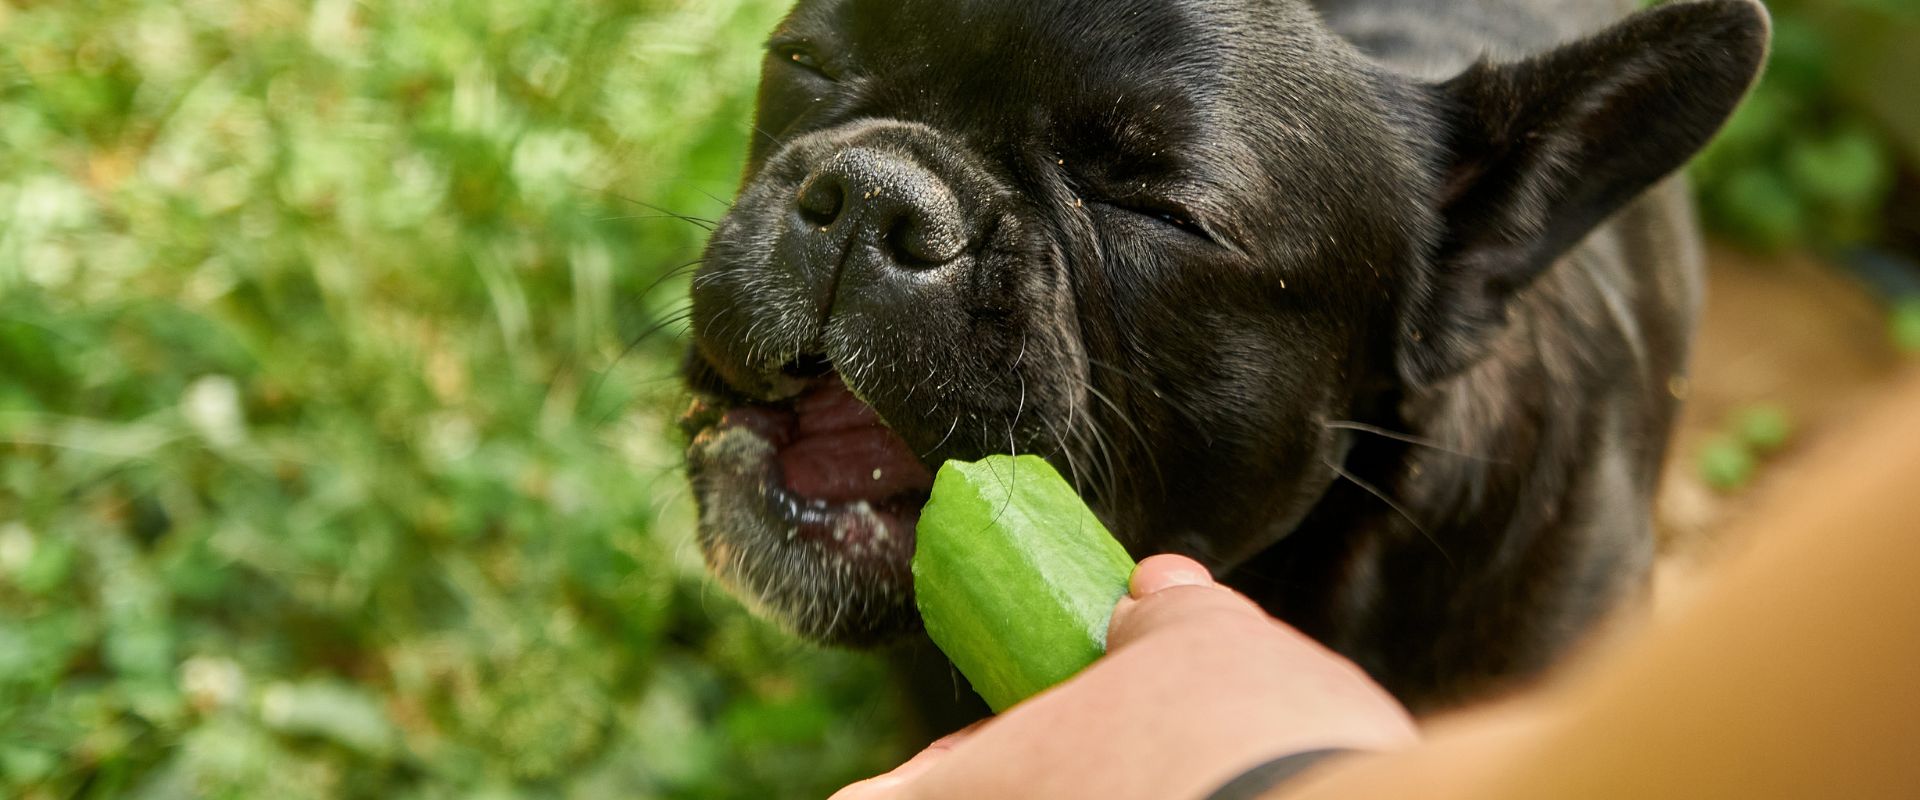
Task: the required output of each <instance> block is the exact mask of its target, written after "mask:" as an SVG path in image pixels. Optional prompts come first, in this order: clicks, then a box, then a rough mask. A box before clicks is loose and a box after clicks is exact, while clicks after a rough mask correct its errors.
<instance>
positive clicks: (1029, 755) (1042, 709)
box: [834, 556, 1417, 800]
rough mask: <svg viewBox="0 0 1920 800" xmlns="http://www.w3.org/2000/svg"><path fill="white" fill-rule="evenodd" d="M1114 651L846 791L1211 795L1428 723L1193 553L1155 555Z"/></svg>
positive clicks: (1130, 601)
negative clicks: (1306, 757)
mask: <svg viewBox="0 0 1920 800" xmlns="http://www.w3.org/2000/svg"><path fill="white" fill-rule="evenodd" d="M1107 651H1108V654H1107V655H1106V656H1105V657H1104V658H1102V659H1100V660H1099V661H1098V662H1095V663H1094V664H1093V665H1092V666H1090V667H1088V668H1087V669H1086V670H1084V671H1082V672H1081V673H1080V674H1079V675H1076V676H1074V677H1073V678H1072V679H1070V680H1068V681H1066V682H1065V683H1062V684H1060V685H1058V686H1055V687H1053V688H1052V689H1049V690H1047V691H1045V692H1042V693H1040V694H1038V695H1035V696H1034V697H1032V698H1029V699H1028V700H1026V701H1025V702H1022V703H1020V704H1019V705H1017V706H1014V707H1013V708H1011V709H1008V710H1007V711H1006V713H1003V714H1001V715H1000V716H998V717H994V718H992V719H988V720H983V721H982V722H979V723H976V724H975V725H973V726H970V727H968V728H967V729H965V730H962V731H960V732H958V733H955V734H952V735H950V736H948V737H946V738H944V739H941V740H940V741H937V742H934V743H933V744H932V745H929V746H928V747H927V749H925V750H923V751H921V752H920V754H919V755H916V756H914V757H913V758H912V759H910V760H908V761H907V762H906V763H904V764H902V765H900V766H899V767H898V768H896V769H894V770H893V771H892V772H889V773H887V774H885V775H881V776H879V777H876V778H871V779H868V780H865V781H862V782H860V783H856V784H854V785H852V786H848V787H847V788H845V789H843V790H841V791H840V792H839V793H838V794H836V795H834V800H882V799H884V800H894V799H895V798H916V799H919V798H925V799H929V800H931V799H932V798H979V797H1049V798H1076V797H1088V798H1093V797H1097V798H1123V799H1124V798H1154V799H1155V800H1161V799H1163V798H1198V797H1201V796H1204V795H1205V794H1207V793H1208V792H1210V791H1212V790H1213V789H1215V788H1217V787H1219V786H1220V785H1221V784H1223V783H1225V782H1226V781H1228V780H1229V779H1231V778H1233V777H1234V776H1236V775H1238V774H1240V773H1241V772H1242V771H1244V770H1246V769H1248V768H1250V767H1253V766H1255V765H1258V764H1260V763H1263V762H1265V761H1268V760H1270V759H1272V758H1275V757H1278V756H1282V755H1286V754H1289V753H1295V752H1303V751H1307V750H1316V749H1320V748H1329V747H1341V748H1352V749H1359V750H1387V749H1394V748H1399V747H1404V746H1406V745H1408V744H1411V743H1413V742H1414V740H1415V739H1416V737H1417V734H1416V733H1415V730H1414V725H1413V721H1412V719H1411V718H1410V717H1409V716H1408V715H1407V713H1406V711H1405V710H1404V709H1402V708H1401V707H1400V705H1399V704H1398V703H1396V702H1394V700H1393V698H1392V697H1391V696H1390V695H1388V694H1387V692H1386V690H1384V689H1382V688H1380V686H1379V685H1378V684H1375V683H1374V682H1373V680H1372V679H1371V678H1368V677H1367V675H1366V674H1365V673H1364V672H1362V671H1361V670H1360V669H1359V668H1358V667H1356V666H1354V665H1353V664H1352V663H1351V662H1348V661H1347V660H1346V659H1343V658H1341V657H1340V656H1338V655H1336V654H1334V653H1333V652H1332V651H1330V650H1327V649H1326V648H1324V647H1321V646H1320V645H1319V644H1317V643H1315V642H1314V641H1312V640H1311V639H1308V638H1307V637H1306V636H1304V635H1302V634H1301V633H1300V632H1299V631H1296V630H1294V629H1292V628H1290V627H1288V626H1286V625H1285V624H1283V623H1281V622H1279V621H1278V620H1275V619H1274V618H1272V617H1270V616H1267V614H1266V613H1265V612H1264V611H1262V610H1260V608H1259V607H1258V606H1256V605H1254V604H1253V603H1252V602H1251V601H1249V600H1247V599H1246V598H1245V597H1242V596H1241V595H1239V594H1238V593H1236V592H1234V591H1232V590H1231V589H1228V588H1226V587H1224V586H1221V585H1219V584H1217V583H1215V582H1214V581H1213V578H1212V577H1211V576H1210V575H1208V574H1207V571H1206V568H1205V567H1202V566H1201V565H1200V564H1199V563H1197V562H1195V561H1193V560H1191V559H1188V558H1184V557H1180V556H1155V557H1153V558H1149V559H1147V560H1146V561H1143V562H1141V563H1140V566H1139V567H1137V568H1136V569H1135V570H1134V573H1133V579H1132V582H1131V585H1130V586H1129V592H1128V596H1127V597H1125V598H1122V599H1121V600H1120V603H1119V604H1118V605H1117V606H1116V607H1115V609H1114V615H1113V622H1112V623H1111V625H1110V627H1109V629H1108V636H1107Z"/></svg>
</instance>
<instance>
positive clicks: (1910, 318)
mask: <svg viewBox="0 0 1920 800" xmlns="http://www.w3.org/2000/svg"><path fill="white" fill-rule="evenodd" d="M1893 343H1894V345H1895V346H1897V347H1899V348H1900V350H1901V351H1902V352H1905V353H1909V354H1912V355H1920V299H1913V300H1908V301H1906V302H1904V303H1901V304H1900V306H1899V307H1898V308H1895V309H1894V311H1893Z"/></svg>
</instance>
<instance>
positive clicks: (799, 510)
mask: <svg viewBox="0 0 1920 800" xmlns="http://www.w3.org/2000/svg"><path fill="white" fill-rule="evenodd" d="M682 426H683V427H684V428H685V429H686V430H687V431H688V433H689V434H690V435H691V436H692V443H691V444H690V445H689V447H688V449H687V465H688V472H689V474H690V475H691V476H692V478H693V483H694V491H695V495H696V498H697V500H698V501H699V504H700V539H701V546H702V549H703V551H704V554H705V556H706V559H707V561H708V563H709V564H710V565H711V566H712V567H713V569H714V571H715V573H716V574H718V575H719V576H720V577H721V578H722V579H723V580H726V581H728V582H729V583H731V584H732V585H733V588H734V589H735V591H736V592H737V593H738V594H741V595H743V596H744V597H745V598H746V599H747V600H749V601H752V602H757V603H758V604H759V605H761V606H763V610H765V611H767V612H769V613H770V615H771V616H773V617H775V618H777V619H780V620H782V621H783V622H785V623H787V624H788V625H790V626H792V627H793V628H795V629H796V630H797V631H798V632H799V633H801V634H802V635H806V636H808V637H810V638H814V639H818V640H821V641H827V642H835V643H842V644H863V643H869V642H872V641H877V640H879V639H883V638H885V637H887V636H888V635H891V634H893V633H897V632H898V631H899V630H900V629H902V628H903V627H906V626H909V625H910V624H911V619H912V617H913V615H912V603H911V597H912V576H911V574H910V571H909V568H908V565H909V562H910V560H911V558H912V556H913V542H914V533H913V531H914V525H915V523H916V522H918V521H919V516H920V508H921V506H923V505H924V504H925V503H926V500H927V493H928V491H929V490H930V489H931V488H932V486H933V475H932V473H930V472H929V471H928V469H927V467H926V466H925V465H924V464H922V463H921V462H920V459H919V458H918V457H917V456H916V455H915V454H914V452H913V449H912V448H911V447H910V446H908V444H907V442H906V441H905V440H903V439H901V438H900V436H899V435H898V434H895V433H894V432H893V431H892V430H891V429H889V428H888V427H887V426H886V424H885V423H884V422H883V421H882V420H881V419H880V416H879V414H877V413H876V412H875V411H874V409H873V407H872V406H870V405H868V404H867V403H866V402H864V401H862V400H861V399H860V398H859V397H858V396H856V395H855V394H854V393H853V391H851V390H850V389H849V388H848V387H847V385H846V383H845V382H844V381H843V380H842V379H841V378H840V376H839V375H838V374H837V373H832V372H829V373H827V374H825V375H822V376H818V377H813V378H810V379H807V380H806V381H805V382H804V383H802V384H800V388H799V391H798V392H797V393H796V394H793V395H792V396H790V397H787V398H786V399H783V400H779V401H775V402H748V401H740V400H732V399H722V398H720V397H717V396H708V397H702V398H700V399H698V400H695V401H694V403H693V406H692V408H690V409H689V410H688V412H687V414H686V416H685V417H684V418H683V419H682ZM903 618H904V619H903Z"/></svg>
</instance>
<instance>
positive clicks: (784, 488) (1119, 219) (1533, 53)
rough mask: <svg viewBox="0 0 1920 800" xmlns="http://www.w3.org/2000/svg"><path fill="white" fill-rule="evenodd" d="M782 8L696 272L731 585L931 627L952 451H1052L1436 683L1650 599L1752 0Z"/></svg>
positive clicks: (752, 599)
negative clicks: (930, 558)
mask: <svg viewBox="0 0 1920 800" xmlns="http://www.w3.org/2000/svg"><path fill="white" fill-rule="evenodd" d="M1632 5H1633V4H1630V3H1626V2H1617V1H1614V0H1325V1H1324V2H1321V3H1318V4H1309V3H1307V2H1302V1H1301V0H800V2H799V3H798V5H797V6H796V7H795V8H794V9H793V10H792V12H791V13H790V14H789V15H788V16H787V17H786V19H785V20H784V21H783V22H782V23H780V25H779V27H778V29H777V30H776V31H775V32H774V33H773V35H772V38H771V40H770V42H769V46H768V48H767V53H766V60H765V64H764V68H763V72H762V77H761V87H760V94H759V106H758V113H757V119H756V124H755V126H754V131H755V134H754V135H753V138H752V144H751V145H750V147H749V150H748V153H747V165H746V169H745V177H744V180H743V183H742V186H741V189H740V191H739V194H738V198H737V200H736V202H735V203H734V205H733V206H732V208H731V210H730V211H729V212H728V213H727V214H726V215H725V217H724V218H723V219H721V220H719V222H718V225H717V226H716V228H715V230H714V231H713V235H712V238H711V240H710V243H709V244H708V246H707V251H706V257H705V260H704V263H703V265H702V266H701V267H700V268H699V269H698V271H697V272H696V274H695V277H694V278H693V281H692V284H691V285H692V288H691V294H692V329H691V330H692V336H691V346H690V348H689V352H688V354H687V358H686V362H685V370H684V372H685V375H686V379H687V382H688V385H689V386H690V387H691V388H692V390H693V392H694V394H695V397H696V398H697V399H696V401H695V403H694V406H693V408H692V410H691V411H689V413H688V415H687V417H686V419H685V422H684V425H685V427H686V429H687V430H688V431H689V433H690V435H691V445H690V446H689V448H688V452H687V456H688V458H687V461H688V469H689V474H690V477H691V480H692V484H693V486H694V489H695V497H696V499H697V502H698V504H699V507H700V517H699V525H700V529H699V540H700V542H701V545H702V547H703V550H704V553H705V557H706V559H707V561H708V563H709V564H710V565H711V567H712V570H713V572H714V573H715V574H716V575H717V576H718V577H719V579H721V580H722V581H723V582H725V583H726V584H728V585H729V586H730V587H731V588H732V589H733V590H734V591H735V593H737V594H738V595H739V596H740V597H741V598H743V599H744V600H746V601H747V602H748V603H750V604H751V605H753V606H755V607H757V608H758V609H759V610H761V611H762V612H764V613H765V614H766V615H768V616H770V617H772V618H774V619H776V620H779V621H780V622H781V623H783V624H785V625H786V626H788V627H789V628H791V629H792V630H793V631H796V632H797V633H799V634H800V635H802V636H804V637H807V638H810V639H813V640H816V641H819V642H823V643H830V644H838V645H851V646H867V645H876V644H880V643H884V642H888V641H894V640H898V639H901V638H902V637H907V638H912V637H914V636H916V635H918V634H917V633H916V631H917V630H918V620H917V615H916V613H915V611H914V605H913V582H912V578H911V574H910V572H909V568H908V565H909V559H910V557H911V555H912V552H913V542H914V524H915V520H916V518H917V514H918V509H919V507H920V505H921V504H922V503H924V502H925V500H926V498H927V496H928V491H929V488H930V486H931V482H932V474H933V473H932V470H933V469H934V468H935V467H937V465H939V464H941V463H942V462H944V461H945V460H947V459H972V458H978V457H980V456H983V455H986V454H990V453H1031V454H1037V455H1041V456H1044V457H1045V458H1047V459H1048V460H1049V461H1050V462H1052V463H1053V464H1054V465H1055V466H1056V467H1057V468H1058V469H1059V470H1060V472H1061V473H1062V474H1064V475H1065V476H1067V477H1068V479H1069V480H1070V481H1071V482H1072V483H1073V484H1074V486H1075V487H1076V488H1077V489H1078V490H1079V491H1080V492H1081V493H1082V494H1083V496H1084V497H1085V499H1086V500H1087V502H1088V503H1089V504H1090V505H1091V506H1092V508H1093V509H1094V510H1095V511H1096V513H1097V514H1098V515H1099V516H1100V518H1101V519H1102V520H1103V521H1104V522H1105V523H1106V524H1107V525H1108V527H1109V528H1110V529H1111V530H1112V531H1113V533H1114V534H1115V535H1116V537H1117V538H1119V540H1120V541H1121V542H1122V543H1123V544H1125V545H1126V547H1127V548H1128V549H1129V550H1130V551H1132V552H1133V554H1134V555H1136V556H1140V557H1144V556H1147V555H1150V554H1154V553H1160V552H1174V553H1182V554H1185V555H1189V556H1192V557H1193V558H1195V559H1198V560H1199V561H1201V562H1202V563H1204V564H1206V565H1207V566H1208V567H1209V568H1210V569H1212V570H1213V571H1214V572H1215V574H1216V575H1219V576H1221V577H1222V579H1223V580H1224V581H1225V582H1226V583H1228V584H1229V585H1231V586H1233V587H1235V588H1237V589H1238V590H1239V591H1241V592H1243V593H1245V594H1246V595H1247V596H1249V597H1251V598H1253V599H1254V600H1256V601H1257V602H1259V603H1260V604H1261V605H1262V606H1263V607H1265V608H1266V609H1267V610H1269V611H1271V612H1272V613H1273V614H1274V615H1276V616H1277V617H1279V618H1281V619H1283V620H1285V621H1287V622H1289V623H1291V624H1293V625H1295V626H1297V627H1299V628H1300V629H1302V630H1303V631H1305V632H1306V633H1308V634H1310V635H1312V636H1314V637H1316V638H1317V639H1319V640H1320V641H1322V642H1324V643H1326V644H1327V645H1328V646H1330V647H1332V648H1333V649H1335V650H1337V651H1339V652H1340V653H1342V654H1344V655H1346V656H1347V657H1349V658H1351V659H1353V660H1354V661H1355V662H1357V663H1358V664H1359V665H1361V666H1362V667H1364V668H1365V669H1366V670H1368V671H1369V672H1370V673H1371V674H1372V675H1373V676H1374V677H1375V678H1376V679H1378V680H1379V681H1380V682H1381V683H1382V684H1383V685H1385V686H1386V687H1387V688H1388V689H1390V690H1391V691H1392V692H1394V693H1395V695H1396V696H1398V697H1399V698H1400V699H1401V700H1403V701H1404V702H1406V703H1407V704H1408V705H1409V706H1410V707H1411V708H1413V709H1415V710H1416V711H1431V710H1434V709H1439V708H1445V707H1448V706H1452V705H1455V704H1458V703H1461V702H1464V701H1467V700H1470V699H1474V698H1477V697H1481V696H1484V695H1486V694H1487V693H1489V692H1493V691H1496V690H1500V689H1502V688H1505V687H1510V686H1513V685H1516V684H1517V683H1519V682H1521V681H1524V680H1525V679H1527V678H1529V677H1531V676H1534V675H1537V674H1538V673H1540V672H1541V671H1542V670H1543V669H1544V668H1546V667H1547V666H1548V665H1550V664H1551V663H1553V662H1554V660H1555V658H1556V657H1557V656H1558V655H1560V654H1562V653H1564V652H1566V651H1567V650H1568V649H1569V647H1570V646H1571V645H1573V644H1574V643H1576V642H1577V641H1579V639H1580V638H1581V636H1582V634H1583V633H1584V632H1587V631H1589V630H1590V629H1591V628H1593V627H1594V625H1595V624H1596V621H1598V620H1600V619H1601V618H1602V617H1603V615H1605V614H1606V613H1607V612H1608V611H1609V609H1612V608H1614V607H1616V606H1618V605H1620V604H1622V603H1623V601H1626V600H1628V599H1630V598H1633V597H1635V596H1636V595H1638V594H1639V593H1641V592H1642V591H1643V590H1644V588H1645V587H1646V585H1647V581H1648V573H1649V567H1650V562H1651V559H1652V555H1653V539H1652V533H1651V511H1650V505H1651V502H1652V498H1653V493H1654V487H1655V485H1656V482H1657V479H1658V476H1659V473H1660V467H1661V462H1662V457H1663V455H1664V453H1665V449H1666V445H1667V440H1668V437H1669V429H1670V428H1671V426H1672V423H1673V418H1674V413H1675V407H1676V404H1677V402H1678V396H1679V395H1680V394H1681V393H1682V390H1683V387H1684V382H1685V378H1684V366H1685V363H1686V359H1687V354H1688V342H1689V337H1690V334H1691V332H1692V329H1693V327H1694V320H1695V316H1696V313H1697V310H1698V307H1699V304H1700V298H1701V291H1702V287H1701V271H1700V261H1701V248H1700V244H1699V241H1698V235H1697V233H1696V229H1695V223H1694V220H1693V215H1692V212H1691V211H1690V209H1689V205H1688V199H1687V195H1686V191H1685V188H1684V187H1683V186H1682V185H1681V184H1680V183H1679V181H1678V179H1670V178H1669V176H1670V175H1671V174H1672V173H1674V172H1675V171H1676V170H1677V169H1678V168H1679V167H1680V166H1681V165H1683V164H1684V163H1685V162H1686V161H1687V160H1688V158H1689V157H1690V156H1692V155H1693V154H1694V153H1695V152H1697V151H1698V150H1699V149H1700V148H1701V147H1702V146H1703V145H1704V144H1706V142H1707V141H1708V139H1709V138H1710V137H1711V136H1712V135H1713V133H1714V132H1715V131H1716V130H1717V129H1718V128H1719V127H1720V125H1721V124H1722V123H1723V121H1724V120H1725V119H1726V118H1727V116H1728V115H1729V114H1730V113H1731V112H1732V111H1733V109H1734V108H1735V106H1736V105H1737V104H1738V102H1739V101H1740V99H1741V98H1742V97H1743V95H1744V94H1745V93H1746V91H1747V89H1748V88H1749V86H1750V84H1751V83H1752V81H1753V80H1754V78H1755V75H1756V73H1757V71H1758V70H1759V68H1760V65H1761V62H1762V61H1763V59H1764V56H1765V53H1766V47H1767V39H1768V32H1769V28H1768V22H1767V16H1766V13H1765V11H1764V10H1763V9H1762V8H1761V6H1760V5H1758V4H1757V3H1755V2H1751V1H1750V0H1706V1H1705V2H1687V3H1674V4H1670V5H1663V6H1659V7H1655V8H1652V9H1649V10H1644V11H1639V12H1637V13H1628V12H1630V11H1631V7H1632Z"/></svg>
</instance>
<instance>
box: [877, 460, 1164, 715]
mask: <svg viewBox="0 0 1920 800" xmlns="http://www.w3.org/2000/svg"><path fill="white" fill-rule="evenodd" d="M917 534H918V536H917V543H916V545H915V549H914V555H913V584H914V593H915V601H916V603H917V604H918V605H919V608H920V616H921V619H922V620H924V621H925V623H926V627H927V634H928V636H930V637H932V639H933V641H934V644H937V645H939V646H940V650H941V651H942V652H944V653H946V654H947V658H948V659H950V660H952V661H953V663H954V666H956V667H958V668H959V669H960V673H961V674H962V675H965V676H966V678H967V682H968V683H969V684H971V685H972V686H973V690H974V691H975V692H977V693H979V695H980V696H981V697H982V698H983V699H985V700H986V701H987V705H988V706H990V707H992V708H993V710H994V711H995V712H996V713H997V712H1000V711H1003V710H1005V709H1007V708H1010V707H1012V706H1013V705H1014V704H1015V703H1018V702H1020V701H1021V700H1025V699H1026V698H1028V697H1030V696H1032V695H1034V694H1037V693H1039V692H1040V691H1041V690H1044V689H1046V688H1048V687H1050V686H1053V685H1054V684H1057V683H1059V682H1061V681H1064V680H1066V679H1068V678H1070V677H1073V675H1074V673H1077V672H1079V671H1080V670H1081V669H1082V668H1084V667H1086V666H1087V665H1088V664H1091V663H1093V661H1094V660H1095V659H1098V658H1099V657H1100V656H1101V655H1102V654H1104V653H1105V652H1106V643H1107V623H1108V622H1109V620H1110V619H1111V617H1112V616H1113V606H1114V603H1116V602H1118V601H1119V600H1120V598H1121V597H1124V596H1126V593H1127V581H1128V579H1129V578H1131V577H1132V575H1133V566H1134V563H1133V559H1132V558H1131V557H1130V556H1128V555H1127V551H1126V548H1124V547H1121V546H1120V543H1119V542H1117V541H1115V540H1114V538H1113V536H1112V535H1111V534H1109V533H1108V532H1107V529H1106V527H1105V526H1103V525H1101V524H1100V520H1099V519H1097V518H1095V517H1094V515H1093V511H1092V510H1090V509H1088V508H1087V506H1086V504H1085V503H1084V502H1082V501H1081V500H1080V496H1079V494H1077V493H1075V492H1074V490H1073V487H1072V486H1070V485H1068V484H1067V482H1066V480H1064V479H1063V478H1061V477H1060V474H1059V473H1057V472H1055V471H1054V469H1053V467H1052V466H1051V465H1049V464H1048V463H1047V462H1046V461H1045V460H1044V459H1041V458H1038V457H1036V456H1019V457H1013V456H989V457H987V458H985V459H982V460H980V461H976V462H964V461H949V462H947V463H946V464H945V465H944V466H942V467H941V468H940V472H939V474H938V475H937V476H936V477H935V478H934V482H933V492H932V496H931V498H930V499H929V500H928V502H927V505H926V507H925V508H924V509H923V510H922V511H921V512H920V523H919V526H918V531H917Z"/></svg>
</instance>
